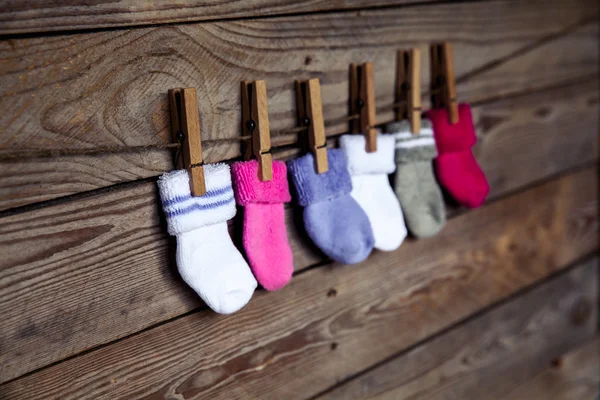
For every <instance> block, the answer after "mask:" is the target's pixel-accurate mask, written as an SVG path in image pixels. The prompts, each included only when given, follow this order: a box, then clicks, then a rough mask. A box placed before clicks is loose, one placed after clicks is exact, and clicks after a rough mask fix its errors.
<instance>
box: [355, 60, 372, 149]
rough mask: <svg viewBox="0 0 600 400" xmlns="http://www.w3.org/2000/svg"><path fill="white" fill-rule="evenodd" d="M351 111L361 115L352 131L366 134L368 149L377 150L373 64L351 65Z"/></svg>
mask: <svg viewBox="0 0 600 400" xmlns="http://www.w3.org/2000/svg"><path fill="white" fill-rule="evenodd" d="M350 112H351V113H352V114H353V115H354V114H358V115H359V119H358V122H357V121H353V123H352V124H351V129H350V130H351V132H353V133H360V132H362V133H363V134H364V135H365V139H366V151H367V152H368V153H372V152H374V151H377V131H376V130H375V84H374V82H373V64H371V63H370V62H366V63H364V64H351V65H350Z"/></svg>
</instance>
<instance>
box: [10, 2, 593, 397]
mask: <svg viewBox="0 0 600 400" xmlns="http://www.w3.org/2000/svg"><path fill="white" fill-rule="evenodd" d="M598 18H599V5H598V3H597V2H596V1H592V0H589V1H588V0H572V1H570V2H564V1H560V0H534V1H527V2H523V1H517V0H514V1H513V0H491V1H470V2H462V1H445V0H443V1H412V0H396V1H394V0H377V1H375V2H371V1H366V0H364V1H363V0H355V1H341V0H340V1H337V0H336V1H317V0H295V1H283V2H281V1H273V0H237V1H229V2H221V1H210V2H203V5H202V6H199V5H197V4H195V2H191V1H185V2H180V4H179V6H178V7H173V6H169V5H168V4H167V3H166V2H159V1H150V2H148V1H139V0H118V1H115V2H103V1H97V2H89V1H86V2H83V1H71V2H69V3H68V4H67V5H63V6H59V5H54V3H48V2H45V1H40V0H27V1H22V2H11V1H8V0H2V1H0V35H1V37H0V109H2V110H3V112H2V113H0V254H1V257H0V315H1V316H2V317H1V319H0V321H1V322H0V399H7V400H13V399H19V400H21V399H128V400H129V399H146V400H150V399H153V400H154V399H155V400H158V399H161V400H162V399H164V400H182V399H186V400H187V399H286V400H288V399H290V400H291V399H319V400H321V399H344V400H345V399H365V398H369V399H423V398H432V399H433V398H435V399H482V398H485V399H549V398H552V399H573V400H574V399H595V398H596V397H597V396H598V395H599V394H600V393H599V389H598V387H599V385H600V355H599V352H598V348H599V346H600V342H599V340H600V339H599V337H598V313H599V309H598V307H599V299H600V297H599V288H598V282H599V281H600V276H599V274H600V271H599V264H598V228H599V226H598V133H599V123H600V121H599V115H598V104H599V102H600V101H599V100H600V93H599V88H598V85H599V83H600V82H599V76H598V73H599V66H598V65H599V64H598V63H599V56H598V47H599V40H598V34H599V25H598V20H599V19H598ZM440 40H449V41H451V42H452V43H453V45H454V59H455V69H456V75H457V91H458V96H459V98H460V100H461V101H465V102H469V103H471V104H472V106H473V112H474V119H475V123H476V129H477V133H478V139H479V141H478V144H477V145H476V147H475V149H474V152H475V155H476V158H477V160H478V162H479V163H480V165H481V166H482V168H483V169H484V171H485V173H486V175H487V177H488V179H489V182H490V185H491V188H492V190H491V194H490V197H489V200H488V201H487V203H486V204H485V205H484V206H483V207H482V208H480V209H478V210H472V211H467V210H464V209H456V208H454V207H448V215H449V221H448V224H447V226H446V227H445V228H444V229H443V230H442V232H441V233H440V234H439V235H437V236H436V237H434V238H430V239H423V240H412V239H410V240H407V241H406V242H405V243H404V244H403V245H402V246H401V247H400V249H398V250H397V251H394V252H391V253H383V252H377V251H375V252H374V253H373V254H372V255H371V256H370V257H369V258H368V260H367V261H365V262H363V263H361V264H359V265H356V266H343V265H337V264H335V263H332V262H331V261H330V260H328V259H327V258H326V257H325V256H324V255H323V254H322V253H320V252H319V251H318V250H317V249H316V248H315V246H314V245H312V244H311V243H310V241H309V240H308V239H307V238H306V235H305V233H303V231H302V228H301V222H299V218H298V213H297V210H295V209H294V208H293V207H291V206H290V207H288V208H286V216H287V217H286V218H287V221H286V222H287V227H288V233H289V237H290V241H291V244H292V248H293V252H294V257H295V275H294V278H293V280H292V283H291V284H290V285H289V286H288V287H286V288H284V289H283V290H281V291H279V292H276V293H267V292H265V291H259V292H257V293H256V294H255V296H254V297H253V299H252V300H251V302H250V303H249V305H248V306H247V307H245V308H244V309H243V310H242V311H240V312H238V313H236V314H233V315H231V316H220V315H217V314H215V313H213V312H211V311H210V310H209V309H208V308H207V307H206V306H205V305H204V304H203V303H202V302H201V301H200V300H199V298H198V297H197V296H196V295H195V294H194V293H193V292H192V291H191V290H190V289H189V288H187V287H186V286H185V284H184V283H183V282H182V281H181V279H180V278H179V276H178V274H177V270H176V266H175V262H174V249H175V240H174V239H173V238H169V237H168V235H167V234H166V228H165V221H164V217H163V215H162V213H161V211H160V205H159V202H158V198H157V192H156V184H155V182H156V178H157V176H159V175H160V174H161V173H163V172H164V171H167V170H170V169H171V168H172V155H171V153H170V151H169V150H167V149H164V148H161V146H162V145H165V144H168V143H169V140H170V133H169V132H170V127H169V121H168V106H167V97H166V93H167V90H168V89H169V88H173V87H196V88H197V89H198V91H199V103H200V104H199V107H200V110H199V111H200V116H201V120H202V124H203V125H202V129H203V132H202V134H203V139H204V148H205V152H204V155H205V158H206V160H207V161H208V162H216V161H232V160H235V159H237V158H238V157H239V155H240V146H239V143H238V141H236V140H234V139H235V138H236V137H237V136H239V135H240V122H239V121H240V99H239V82H240V80H242V79H265V80H266V81H267V89H268V95H269V111H270V120H271V128H272V135H273V140H272V141H273V145H274V147H275V150H274V154H275V156H276V157H277V158H279V159H289V158H292V157H295V156H297V155H298V150H297V146H296V140H297V138H296V136H295V135H294V134H290V133H289V132H287V131H289V129H290V128H293V127H294V126H295V103H294V101H295V100H294V91H293V90H294V87H293V82H294V79H299V78H308V77H318V78H320V79H321V84H322V97H323V102H324V116H325V119H326V121H327V135H328V137H329V141H330V144H331V145H332V146H333V145H335V142H336V138H337V137H338V136H339V135H340V134H342V133H343V132H344V130H345V129H346V125H345V124H344V123H343V122H340V119H343V118H344V117H345V116H347V112H348V111H347V100H348V97H347V96H348V82H347V77H348V64H350V63H351V62H363V61H372V62H373V64H374V67H375V83H376V89H375V90H376V97H377V105H378V115H377V118H378V122H380V123H384V122H388V121H391V120H392V119H393V113H392V112H391V111H390V108H389V105H390V104H391V103H392V102H393V96H394V93H393V84H394V75H395V67H396V66H395V53H396V51H397V50H398V49H401V48H407V47H413V46H419V47H421V48H422V49H423V50H425V49H426V47H427V44H428V43H429V42H432V41H440ZM424 61H425V62H424V65H423V71H422V74H423V77H422V79H423V85H424V87H426V82H428V81H429V65H428V60H424ZM424 100H425V101H424V106H425V107H427V106H428V101H427V100H426V99H424ZM140 147H142V148H143V149H140ZM107 148H111V149H112V150H111V152H110V153H106V152H104V151H103V149H104V150H106V149H107ZM47 149H56V150H62V151H65V150H77V151H86V152H88V154H85V155H72V156H54V157H50V158H47V157H38V158H32V157H30V155H28V152H29V151H32V150H33V151H36V150H47ZM239 217H240V215H238V217H236V218H239ZM234 225H235V224H232V227H231V230H232V234H233V235H234V237H236V236H237V234H236V232H235V227H234ZM238 244H239V243H238Z"/></svg>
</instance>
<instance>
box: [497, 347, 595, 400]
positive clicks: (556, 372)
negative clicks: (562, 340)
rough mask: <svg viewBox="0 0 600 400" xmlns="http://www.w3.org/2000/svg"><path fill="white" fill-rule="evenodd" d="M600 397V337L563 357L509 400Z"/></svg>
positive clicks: (512, 394)
mask: <svg viewBox="0 0 600 400" xmlns="http://www.w3.org/2000/svg"><path fill="white" fill-rule="evenodd" d="M598 396H600V337H598V336H596V338H595V340H591V341H590V342H589V343H587V344H585V345H583V346H581V347H579V348H578V349H575V350H573V351H571V352H569V353H567V354H565V355H563V356H561V357H557V358H556V359H555V360H554V362H553V363H552V366H550V367H548V369H547V370H546V371H544V372H543V373H541V374H539V375H538V376H536V377H535V378H533V379H532V380H531V381H529V382H527V383H525V384H524V385H522V386H520V387H519V388H517V390H515V391H513V392H511V393H510V394H509V395H508V396H507V397H506V400H509V399H510V400H530V399H540V400H542V399H552V400H582V399H589V400H597V399H598Z"/></svg>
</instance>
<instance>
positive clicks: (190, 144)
mask: <svg viewBox="0 0 600 400" xmlns="http://www.w3.org/2000/svg"><path fill="white" fill-rule="evenodd" d="M169 106H170V107H169V108H170V110H171V131H172V134H173V140H174V141H175V142H179V143H180V145H181V147H180V148H179V150H178V152H177V153H178V154H180V155H181V156H180V157H177V160H176V164H177V168H185V169H187V171H188V174H189V176H190V191H191V193H192V196H202V195H204V194H206V183H205V181H204V167H203V165H204V162H203V160H202V141H201V138H200V118H199V116H198V98H197V97H196V89H194V88H186V89H171V90H169Z"/></svg>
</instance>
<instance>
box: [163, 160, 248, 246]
mask: <svg viewBox="0 0 600 400" xmlns="http://www.w3.org/2000/svg"><path fill="white" fill-rule="evenodd" d="M204 180H205V182H206V194H205V195H203V196H198V197H193V196H192V194H191V191H190V178H189V175H188V172H187V171H186V170H184V169H181V170H176V171H171V172H167V173H166V174H163V175H162V176H161V177H160V178H158V189H159V192H160V198H161V202H162V208H163V211H164V213H165V216H166V217H167V228H168V231H169V234H170V235H173V236H175V235H179V234H181V233H185V232H189V231H192V230H194V229H198V228H201V227H203V226H207V225H214V224H217V223H220V222H225V221H227V220H230V219H231V218H233V216H234V215H235V212H236V210H235V200H234V196H233V188H232V186H231V175H230V173H229V166H228V165H227V164H223V163H218V164H207V165H205V166H204Z"/></svg>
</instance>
